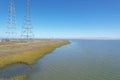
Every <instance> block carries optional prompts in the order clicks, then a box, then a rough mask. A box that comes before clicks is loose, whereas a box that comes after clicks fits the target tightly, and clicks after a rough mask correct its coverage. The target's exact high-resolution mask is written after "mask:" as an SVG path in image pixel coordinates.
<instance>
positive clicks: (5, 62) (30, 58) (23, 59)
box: [0, 40, 69, 69]
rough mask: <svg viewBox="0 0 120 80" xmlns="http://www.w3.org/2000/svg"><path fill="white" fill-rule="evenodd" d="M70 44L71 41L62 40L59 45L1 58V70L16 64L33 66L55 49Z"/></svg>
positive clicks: (50, 45)
mask: <svg viewBox="0 0 120 80" xmlns="http://www.w3.org/2000/svg"><path fill="white" fill-rule="evenodd" d="M66 44H69V41H67V40H62V41H59V42H58V43H54V44H49V45H46V46H43V47H41V48H37V49H31V50H29V51H25V52H22V53H18V54H14V55H7V56H3V57H0V68H1V69H2V68H5V67H7V66H9V65H12V64H16V63H24V64H28V65H32V64H34V63H35V62H36V60H38V59H39V58H41V57H42V56H43V55H45V54H47V53H49V52H51V51H53V50H54V49H55V48H57V47H60V46H63V45H66Z"/></svg>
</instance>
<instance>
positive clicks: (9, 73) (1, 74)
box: [0, 64, 31, 79]
mask: <svg viewBox="0 0 120 80" xmlns="http://www.w3.org/2000/svg"><path fill="white" fill-rule="evenodd" d="M30 70H31V68H30V67H29V66H27V65H25V64H16V65H12V66H9V67H7V68H5V69H2V70H0V79H1V78H3V79H10V78H14V77H17V76H22V75H25V74H28V72H29V71H30Z"/></svg>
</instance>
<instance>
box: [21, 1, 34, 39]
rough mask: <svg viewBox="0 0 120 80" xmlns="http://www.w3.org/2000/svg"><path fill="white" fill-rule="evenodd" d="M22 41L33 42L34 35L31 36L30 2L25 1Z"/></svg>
mask: <svg viewBox="0 0 120 80" xmlns="http://www.w3.org/2000/svg"><path fill="white" fill-rule="evenodd" d="M22 29H23V31H22V35H21V37H22V39H24V40H33V38H34V34H33V31H32V30H33V26H32V23H31V3H30V0H26V14H25V19H24V24H23V27H22Z"/></svg>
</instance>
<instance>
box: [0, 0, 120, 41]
mask: <svg viewBox="0 0 120 80" xmlns="http://www.w3.org/2000/svg"><path fill="white" fill-rule="evenodd" d="M8 4H9V0H1V1H0V10H1V14H0V34H2V35H1V36H0V37H1V38H2V37H5V31H6V30H7V29H6V25H7V17H8ZM25 4H26V3H25V0H15V13H16V15H15V16H16V23H17V24H16V28H17V29H16V31H17V37H20V35H21V32H22V26H23V20H24V15H25ZM119 4H120V0H39V1H38V0H31V5H32V6H31V16H32V24H33V27H34V30H33V32H34V34H35V38H75V39H81V38H82V39H120V36H119V34H120V5H119Z"/></svg>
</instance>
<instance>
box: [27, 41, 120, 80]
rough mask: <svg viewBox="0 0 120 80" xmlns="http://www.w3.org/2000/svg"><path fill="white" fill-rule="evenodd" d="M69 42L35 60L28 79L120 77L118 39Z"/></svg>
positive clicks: (108, 79) (99, 79) (105, 79)
mask: <svg viewBox="0 0 120 80" xmlns="http://www.w3.org/2000/svg"><path fill="white" fill-rule="evenodd" d="M71 42H72V43H71V44H70V45H66V46H63V47H61V48H58V49H56V50H55V51H53V52H52V53H51V54H48V55H46V56H44V57H43V58H42V59H40V60H39V61H37V63H36V64H35V65H33V66H32V71H31V74H30V75H29V79H28V80H120V41H117V40H116V41H115V40H114V41H112V40H111V41H110V40H109V41H107V40H71Z"/></svg>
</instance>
